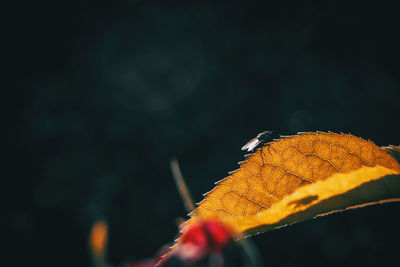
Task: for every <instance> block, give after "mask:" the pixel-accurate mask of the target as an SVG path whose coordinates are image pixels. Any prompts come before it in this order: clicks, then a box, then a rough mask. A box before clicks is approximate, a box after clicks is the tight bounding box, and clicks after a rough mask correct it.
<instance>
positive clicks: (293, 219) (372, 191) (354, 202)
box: [188, 166, 400, 239]
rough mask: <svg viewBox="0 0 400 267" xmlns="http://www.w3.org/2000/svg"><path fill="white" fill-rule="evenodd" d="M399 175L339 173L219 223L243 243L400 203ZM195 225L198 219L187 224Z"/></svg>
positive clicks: (374, 170) (370, 170) (381, 170)
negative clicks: (314, 221) (307, 222)
mask: <svg viewBox="0 0 400 267" xmlns="http://www.w3.org/2000/svg"><path fill="white" fill-rule="evenodd" d="M398 174H399V173H398V172H396V171H394V170H392V169H388V168H385V167H382V166H375V167H362V168H360V169H357V170H355V171H352V172H349V173H337V174H334V175H332V176H331V177H329V178H327V179H326V180H323V181H319V182H316V183H313V184H310V185H306V186H303V187H300V188H299V189H297V190H296V191H294V192H293V193H292V194H290V195H288V196H286V197H284V198H283V199H282V200H280V201H279V202H277V203H275V204H274V205H273V206H272V207H271V208H269V209H268V210H265V211H262V212H260V213H258V214H256V215H253V216H237V217H227V218H224V219H222V220H221V219H220V220H221V221H222V222H223V223H225V224H226V225H227V226H229V227H230V228H231V229H232V230H233V232H235V233H237V239H240V238H243V237H246V236H250V235H254V234H258V233H262V232H266V231H270V230H273V229H276V228H279V227H282V226H286V225H289V224H294V223H297V222H301V221H304V220H308V219H312V218H315V217H318V216H321V215H326V214H329V213H333V212H338V211H342V210H345V209H351V208H357V207H362V206H366V205H371V204H377V203H381V202H386V201H400V175H398ZM194 221H196V218H195V217H194V218H192V219H191V220H189V221H188V224H189V225H190V224H192V223H193V222H194Z"/></svg>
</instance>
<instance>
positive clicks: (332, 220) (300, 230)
mask: <svg viewBox="0 0 400 267" xmlns="http://www.w3.org/2000/svg"><path fill="white" fill-rule="evenodd" d="M3 12H4V13H6V14H5V16H3V19H4V23H3V27H5V29H4V30H3V32H2V39H3V40H2V42H3V45H5V48H3V51H2V52H3V54H4V55H3V58H2V63H3V64H2V65H3V67H5V68H6V75H5V77H4V78H3V79H2V86H1V87H2V89H3V90H2V91H3V93H4V94H3V98H2V99H3V104H2V107H3V109H4V111H3V114H4V117H5V118H4V122H5V123H4V124H3V133H4V134H5V138H4V139H3V145H2V147H3V151H4V152H3V154H4V155H5V158H6V160H5V161H3V163H5V164H4V168H3V179H2V181H3V185H2V188H3V191H4V192H3V193H2V194H1V195H2V198H3V205H4V206H5V208H4V210H3V212H2V214H3V215H2V223H3V224H5V226H4V227H3V229H4V230H5V234H4V239H3V240H5V241H4V243H3V244H4V245H5V246H6V247H7V250H6V252H7V253H6V256H5V258H3V261H4V262H7V264H5V265H3V264H2V265H3V266H28V265H29V266H30V265H32V266H88V265H89V264H90V260H89V256H88V253H87V235H88V233H89V230H90V227H91V224H92V222H93V221H94V220H97V219H99V218H105V219H106V220H107V221H108V222H109V227H110V240H109V241H110V242H109V256H110V259H111V261H112V262H113V263H121V262H123V261H125V260H128V259H142V258H145V257H150V256H152V255H153V254H154V253H156V252H157V250H158V249H159V248H160V247H161V246H162V245H163V244H166V243H168V242H171V241H172V240H173V239H174V237H175V235H176V233H177V227H176V218H178V217H185V211H184V208H183V205H182V202H181V200H180V198H179V195H178V193H177V191H176V189H175V185H174V182H173V179H172V176H171V173H170V169H169V161H170V159H171V157H173V156H176V157H177V158H178V159H179V162H180V165H181V168H182V171H183V174H184V176H185V178H186V180H187V183H188V185H189V186H190V189H191V190H192V193H193V195H194V198H195V199H196V200H197V201H200V200H201V199H202V196H201V194H202V193H204V192H207V191H209V190H210V189H211V188H212V187H213V186H214V185H213V182H215V181H217V180H219V179H221V178H223V177H225V176H227V172H228V171H232V170H234V169H237V167H238V166H237V162H238V161H241V160H242V159H243V153H242V151H240V148H241V146H242V145H243V144H244V143H246V142H247V141H248V140H249V139H251V138H253V137H254V136H255V135H256V134H257V133H258V132H260V131H262V130H272V131H274V134H275V137H278V136H279V135H289V134H295V133H297V132H299V131H314V130H321V131H328V130H330V131H334V132H346V133H347V132H350V133H352V134H354V135H356V136H360V137H363V138H366V139H371V140H373V141H374V142H375V143H376V144H377V145H387V144H400V137H399V123H398V115H399V114H400V105H399V104H398V103H399V96H400V92H399V85H400V84H399V83H400V79H399V77H400V76H399V74H400V73H399V68H398V64H399V60H400V52H399V47H400V41H399V39H398V32H399V31H398V29H399V26H400V24H399V21H398V8H397V7H396V6H394V5H390V4H388V3H385V2H381V1H380V2H368V1H367V2H366V1H302V2H299V1H293V0H292V1H289V0H284V1H263V2H255V1H212V0H209V1H206V0H203V1H189V0H186V1H177V0H176V1H162V0H159V1H150V0H148V1H134V0H113V1H105V0H104V1H75V0H70V1H18V2H15V3H13V4H10V3H9V4H8V5H6V6H4V7H3ZM399 212H400V205H399V204H397V203H393V204H388V205H380V206H374V207H367V208H363V209H357V210H353V211H349V212H345V213H341V214H337V215H332V216H326V217H323V218H319V219H317V220H312V221H308V222H304V223H300V224H297V225H294V226H290V227H286V228H282V229H278V230H276V231H273V232H270V233H266V234H262V235H258V236H255V237H253V238H252V239H253V241H254V243H256V245H257V246H258V248H259V249H260V251H261V254H262V256H263V258H264V261H265V262H266V263H267V265H268V266H285V267H289V266H303V265H307V266H321V265H324V266H337V265H339V264H340V265H342V266H346V265H354V264H357V265H358V266H377V265H379V266H388V265H390V264H391V261H392V260H396V261H397V263H398V255H397V253H398V250H399V245H398V239H399V230H398V220H397V215H398V213H399ZM3 252H4V251H3Z"/></svg>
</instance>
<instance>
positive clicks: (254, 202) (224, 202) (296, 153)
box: [189, 132, 400, 233]
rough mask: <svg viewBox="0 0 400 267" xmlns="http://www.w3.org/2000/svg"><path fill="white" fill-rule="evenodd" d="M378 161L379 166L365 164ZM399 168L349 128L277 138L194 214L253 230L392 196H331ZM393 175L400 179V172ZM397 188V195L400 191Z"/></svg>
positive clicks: (209, 195) (240, 229)
mask: <svg viewBox="0 0 400 267" xmlns="http://www.w3.org/2000/svg"><path fill="white" fill-rule="evenodd" d="M374 166H381V167H377V168H363V167H374ZM355 170H358V172H353V171H355ZM346 173H347V175H346ZM399 173H400V165H399V164H398V163H397V161H396V160H395V159H394V158H393V157H391V156H390V155H389V154H387V153H386V152H385V151H384V150H383V149H381V148H379V147H377V146H376V145H375V144H373V143H372V142H369V141H366V140H363V139H361V138H358V137H355V136H352V135H349V134H335V133H321V132H317V133H301V134H299V135H295V136H288V137H284V138H282V139H279V140H275V141H274V142H271V143H268V144H266V145H265V146H264V147H263V148H262V149H258V150H257V151H256V152H255V153H253V154H251V155H249V156H247V159H246V160H245V161H243V162H241V163H240V169H238V170H236V171H234V172H233V173H231V175H230V176H229V177H227V178H225V179H223V180H221V181H219V182H218V183H217V184H218V185H217V186H216V187H215V188H214V189H213V190H212V191H211V192H209V193H207V194H205V199H204V200H203V201H202V202H200V203H199V207H198V208H197V209H196V211H195V213H192V215H194V214H195V215H196V216H199V217H200V218H202V219H206V218H216V219H219V220H222V221H224V222H226V223H227V224H229V225H231V226H232V227H233V228H234V229H235V230H237V232H239V233H240V232H245V233H254V232H256V231H258V230H260V229H261V230H268V229H273V228H275V227H277V226H280V225H284V224H287V223H293V222H296V221H301V220H304V219H307V218H311V217H313V216H316V215H319V214H323V213H327V212H331V211H334V210H336V209H343V208H347V207H351V206H354V205H359V204H364V203H369V202H375V201H379V200H383V199H385V197H386V198H392V197H393V196H392V195H391V194H388V193H385V192H386V191H385V192H383V193H382V192H381V193H380V194H378V195H379V196H378V197H377V198H378V199H376V198H375V197H372V195H373V194H372V193H371V196H370V197H369V198H368V197H367V198H365V199H364V200H363V201H359V200H358V199H356V198H357V196H354V197H355V199H350V200H348V199H346V200H343V201H341V202H340V201H339V202H337V203H339V204H340V205H339V204H338V205H331V203H330V202H329V201H328V199H330V200H332V199H334V197H339V196H342V195H346V194H347V192H351V191H352V190H356V189H357V188H363V187H362V186H364V185H363V184H364V183H372V182H373V181H375V180H377V179H378V180H379V179H380V178H381V177H385V175H389V174H399ZM389 177H391V178H390V181H391V182H392V180H395V182H396V183H399V182H398V181H399V178H398V176H389ZM393 177H396V178H393ZM307 190H310V191H307ZM357 190H359V189H357ZM357 190H356V191H357ZM383 191H384V190H383ZM399 192H400V190H397V195H396V196H395V197H400V196H399ZM361 193H362V192H361ZM346 197H348V195H347V196H346ZM324 201H325V202H324ZM335 201H337V200H335ZM321 203H322V204H321ZM316 205H317V206H316ZM321 205H322V206H321ZM310 207H314V209H309V208H310ZM305 211H307V212H305ZM299 212H305V213H302V214H300V215H299ZM296 216H297V217H296ZM194 217H195V216H194ZM288 218H289V219H288ZM293 218H294V219H293ZM194 220H195V219H194V218H192V220H190V221H189V224H190V222H191V221H194Z"/></svg>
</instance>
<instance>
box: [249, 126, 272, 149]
mask: <svg viewBox="0 0 400 267" xmlns="http://www.w3.org/2000/svg"><path fill="white" fill-rule="evenodd" d="M271 134H272V132H271V131H264V132H262V133H259V134H258V135H257V137H256V138H253V139H251V140H250V141H249V142H247V144H245V145H244V146H243V147H242V150H247V151H248V152H250V151H253V150H254V149H255V148H256V147H257V146H258V145H260V144H261V145H263V144H264V143H266V142H268V141H269V140H270V137H271Z"/></svg>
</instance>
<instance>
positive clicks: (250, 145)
mask: <svg viewBox="0 0 400 267" xmlns="http://www.w3.org/2000/svg"><path fill="white" fill-rule="evenodd" d="M260 143H261V141H260V140H258V138H254V139H251V140H250V141H249V142H248V143H247V144H245V145H244V146H243V147H242V150H247V151H252V150H253V149H254V148H255V147H256V146H258V144H260Z"/></svg>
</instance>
